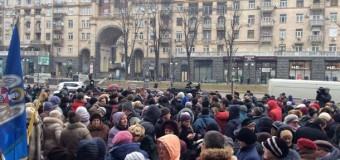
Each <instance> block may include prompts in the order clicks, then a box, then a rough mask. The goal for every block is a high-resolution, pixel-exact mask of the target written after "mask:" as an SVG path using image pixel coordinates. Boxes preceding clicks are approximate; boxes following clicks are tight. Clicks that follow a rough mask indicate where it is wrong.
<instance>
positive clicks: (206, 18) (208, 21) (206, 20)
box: [203, 17, 211, 25]
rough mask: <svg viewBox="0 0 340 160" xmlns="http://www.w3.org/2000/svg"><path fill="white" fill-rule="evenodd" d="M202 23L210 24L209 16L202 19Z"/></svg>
mask: <svg viewBox="0 0 340 160" xmlns="http://www.w3.org/2000/svg"><path fill="white" fill-rule="evenodd" d="M203 24H205V25H211V19H210V17H205V18H204V20H203Z"/></svg>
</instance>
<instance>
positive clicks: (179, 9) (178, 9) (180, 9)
mask: <svg viewBox="0 0 340 160" xmlns="http://www.w3.org/2000/svg"><path fill="white" fill-rule="evenodd" d="M176 9H177V11H178V12H182V11H183V4H177V7H176Z"/></svg>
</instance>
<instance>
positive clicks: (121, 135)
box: [112, 131, 132, 146]
mask: <svg viewBox="0 0 340 160" xmlns="http://www.w3.org/2000/svg"><path fill="white" fill-rule="evenodd" d="M128 142H132V134H131V133H130V132H129V131H119V132H118V133H117V134H116V135H115V137H114V138H113V139H112V144H113V146H119V145H121V144H125V143H128Z"/></svg>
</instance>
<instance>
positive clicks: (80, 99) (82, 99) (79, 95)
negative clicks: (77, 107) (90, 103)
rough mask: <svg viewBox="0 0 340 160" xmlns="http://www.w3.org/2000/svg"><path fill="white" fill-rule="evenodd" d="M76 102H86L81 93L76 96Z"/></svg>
mask: <svg viewBox="0 0 340 160" xmlns="http://www.w3.org/2000/svg"><path fill="white" fill-rule="evenodd" d="M76 100H77V101H79V102H83V103H86V102H87V100H86V98H85V95H84V94H83V93H78V94H77V96H76Z"/></svg>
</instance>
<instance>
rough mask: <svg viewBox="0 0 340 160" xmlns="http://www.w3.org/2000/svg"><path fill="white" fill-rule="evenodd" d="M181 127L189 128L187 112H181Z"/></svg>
mask: <svg viewBox="0 0 340 160" xmlns="http://www.w3.org/2000/svg"><path fill="white" fill-rule="evenodd" d="M180 121H181V125H182V126H185V127H189V126H190V124H191V115H190V113H189V112H183V113H181V115H180Z"/></svg>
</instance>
